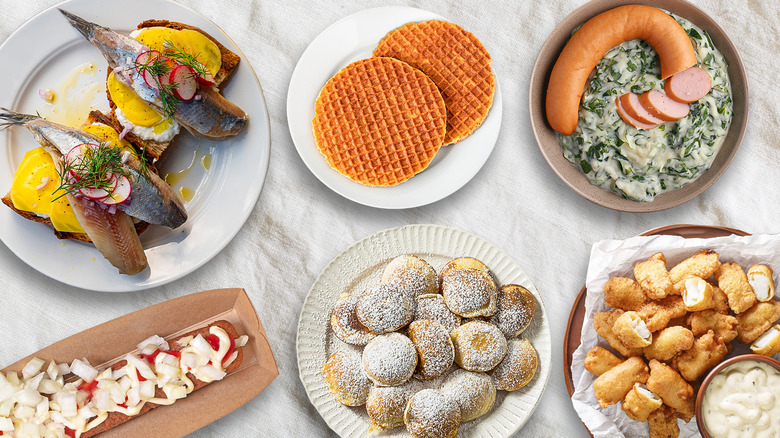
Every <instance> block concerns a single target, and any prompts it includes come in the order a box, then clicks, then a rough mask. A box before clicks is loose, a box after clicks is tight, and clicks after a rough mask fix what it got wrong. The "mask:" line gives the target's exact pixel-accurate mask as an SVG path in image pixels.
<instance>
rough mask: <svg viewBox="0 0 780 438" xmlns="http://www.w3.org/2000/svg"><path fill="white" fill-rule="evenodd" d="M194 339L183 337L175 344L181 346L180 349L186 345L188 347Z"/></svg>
mask: <svg viewBox="0 0 780 438" xmlns="http://www.w3.org/2000/svg"><path fill="white" fill-rule="evenodd" d="M193 339H194V337H193V336H185V337H183V338H181V339H179V340H178V341H176V343H177V344H179V345H181V346H182V347H186V346H187V345H190V342H192V340H193Z"/></svg>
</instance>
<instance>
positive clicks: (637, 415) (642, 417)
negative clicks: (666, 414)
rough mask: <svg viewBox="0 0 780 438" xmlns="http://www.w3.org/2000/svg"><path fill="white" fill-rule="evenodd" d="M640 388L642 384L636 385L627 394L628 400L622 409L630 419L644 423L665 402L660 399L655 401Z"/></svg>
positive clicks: (625, 399)
mask: <svg viewBox="0 0 780 438" xmlns="http://www.w3.org/2000/svg"><path fill="white" fill-rule="evenodd" d="M639 388H640V384H639V383H635V384H634V387H633V388H631V391H628V394H626V398H624V399H623V403H622V404H621V406H620V408H621V409H623V412H625V413H626V415H627V416H628V418H630V419H632V420H634V421H640V422H643V423H644V422H645V421H647V417H648V416H650V414H651V413H652V412H653V411H655V410H657V409H658V408H660V407H661V406H662V405H663V402H662V401H661V399H660V398H658V397H656V398H654V399H651V398H649V397H648V396H647V395H646V394H644V393H643V392H642V391H640V389H639Z"/></svg>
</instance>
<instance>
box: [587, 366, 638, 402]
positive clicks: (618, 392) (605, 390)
mask: <svg viewBox="0 0 780 438" xmlns="http://www.w3.org/2000/svg"><path fill="white" fill-rule="evenodd" d="M648 377H649V373H648V368H647V364H645V361H643V360H642V359H641V358H639V357H631V358H628V359H626V360H625V361H624V362H623V363H621V364H619V365H616V366H614V367H612V368H611V369H609V370H608V371H607V372H605V373H604V374H602V375H600V376H599V377H597V378H596V380H595V381H594V382H593V392H594V393H595V394H596V400H597V401H598V403H599V406H601V407H602V408H606V407H607V406H609V405H614V404H615V403H617V402H619V401H621V400H623V399H624V398H626V394H628V392H629V391H631V388H633V387H634V384H635V383H646V382H647V379H648Z"/></svg>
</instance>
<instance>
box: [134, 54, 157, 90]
mask: <svg viewBox="0 0 780 438" xmlns="http://www.w3.org/2000/svg"><path fill="white" fill-rule="evenodd" d="M159 57H160V52H158V51H157V50H147V51H145V52H141V54H140V55H138V57H137V58H135V65H136V70H138V71H139V72H140V73H141V75H142V76H143V78H144V82H146V85H148V86H150V87H152V88H154V89H155V90H156V89H157V81H156V80H155V78H154V75H153V74H152V72H151V71H150V70H149V69H148V68H144V69H142V68H139V66H147V67H148V66H150V65H152V64H153V63H154V61H156V60H157V58H159Z"/></svg>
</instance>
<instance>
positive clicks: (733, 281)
mask: <svg viewBox="0 0 780 438" xmlns="http://www.w3.org/2000/svg"><path fill="white" fill-rule="evenodd" d="M715 279H716V280H718V287H719V288H721V289H722V290H723V292H724V293H725V294H726V296H727V297H728V299H729V307H730V308H731V310H732V311H733V312H734V313H736V314H740V313H742V312H744V311H746V310H748V309H749V308H751V307H752V306H753V304H755V302H756V294H755V293H753V288H752V287H751V286H750V283H749V282H748V279H747V275H745V271H743V270H742V267H741V266H739V265H738V264H736V263H733V262H732V263H724V264H722V265H721V266H720V268H718V270H717V271H715Z"/></svg>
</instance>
